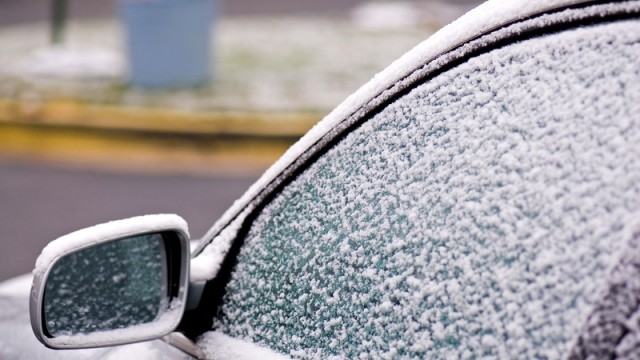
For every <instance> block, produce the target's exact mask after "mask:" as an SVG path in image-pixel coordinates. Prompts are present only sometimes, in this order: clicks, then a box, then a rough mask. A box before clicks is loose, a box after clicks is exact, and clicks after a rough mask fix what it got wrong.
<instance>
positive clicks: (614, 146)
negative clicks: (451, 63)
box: [214, 22, 640, 358]
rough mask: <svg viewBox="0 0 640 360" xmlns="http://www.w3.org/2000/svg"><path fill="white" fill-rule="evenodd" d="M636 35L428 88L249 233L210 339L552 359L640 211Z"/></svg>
mask: <svg viewBox="0 0 640 360" xmlns="http://www.w3.org/2000/svg"><path fill="white" fill-rule="evenodd" d="M639 56H640V25H638V24H637V23H634V22H619V23H615V24H604V25H597V26H591V27H584V28H579V29H577V30H571V31H565V32H562V33H559V34H554V35H549V36H544V37H539V38H534V39H529V40H526V41H523V42H520V43H516V44H512V45H509V46H506V47H503V48H500V49H497V50H494V51H491V52H489V53H486V54H483V55H480V56H478V57H475V58H473V59H471V60H469V61H467V62H465V63H463V64H461V65H459V66H457V67H456V68H454V69H452V70H449V71H447V72H446V73H443V74H441V75H438V76H437V77H435V78H433V79H432V80H430V81H429V82H427V83H426V84H423V85H421V86H418V87H417V88H416V89H415V90H413V91H412V92H411V93H409V94H408V95H406V96H404V97H403V98H402V99H400V100H398V101H396V102H395V103H393V104H392V105H390V106H388V107H387V108H386V109H384V110H383V111H382V112H381V113H379V114H377V115H376V116H375V117H374V118H372V119H371V120H370V121H368V122H367V123H365V124H364V125H363V126H362V127H360V128H358V129H357V130H356V131H354V132H353V133H351V134H350V135H348V136H347V137H346V138H345V139H344V140H343V141H341V142H340V143H339V144H338V145H336V146H335V147H334V148H332V149H331V150H330V151H329V152H328V153H327V154H326V155H325V156H323V157H322V158H321V159H319V160H318V161H317V162H316V163H315V164H313V165H312V166H311V167H310V168H309V169H308V170H306V171H305V172H304V173H303V174H302V175H301V176H300V177H299V178H297V179H296V180H295V181H294V182H293V183H292V184H290V185H289V186H288V187H287V188H286V189H285V190H284V191H283V192H282V193H281V194H279V195H278V196H277V197H276V198H275V200H273V202H272V203H271V204H269V205H268V206H267V208H266V209H265V210H264V211H263V212H262V214H261V215H259V217H258V218H257V220H256V221H255V223H254V224H253V226H252V227H251V229H250V231H249V233H248V235H247V238H246V242H245V245H244V247H243V249H242V251H241V254H240V256H239V259H238V265H237V267H236V268H235V270H234V273H233V274H232V279H231V282H230V284H229V286H228V289H227V293H226V295H225V298H224V303H223V306H222V308H221V311H220V313H219V315H218V318H217V319H216V321H215V324H214V326H215V327H216V328H217V329H220V330H221V331H223V332H225V333H227V334H230V335H232V336H237V337H243V338H247V339H251V340H253V341H255V342H257V343H260V344H264V345H266V346H269V347H271V348H273V349H276V350H278V351H281V352H283V353H286V354H290V355H293V356H296V357H321V358H326V357H330V356H338V357H347V358H357V357H362V358H387V357H417V358H446V357H454V358H457V357H473V356H499V357H503V358H532V357H552V358H557V357H559V355H560V354H562V353H564V352H565V351H567V350H568V347H569V345H570V342H571V341H572V339H573V336H575V335H576V334H577V332H578V329H579V327H580V325H581V324H582V322H583V321H584V317H585V316H586V314H587V313H588V310H589V308H590V304H592V303H593V301H594V298H595V297H596V296H597V293H598V291H599V286H600V284H601V282H602V281H603V280H604V277H605V275H606V273H607V269H608V268H609V266H610V264H612V263H613V261H614V260H615V258H616V256H617V251H618V246H619V244H621V243H622V242H623V241H624V237H625V234H626V233H627V231H626V230H627V229H626V228H625V226H626V225H627V224H630V223H634V222H635V221H636V220H637V214H638V211H639V210H640V124H639V123H638V121H639V120H638V119H639V118H638V116H637V114H640V67H639V66H638V58H639Z"/></svg>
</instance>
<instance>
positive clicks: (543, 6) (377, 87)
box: [191, 0, 590, 280]
mask: <svg viewBox="0 0 640 360" xmlns="http://www.w3.org/2000/svg"><path fill="white" fill-rule="evenodd" d="M588 2H590V1H589V0H540V1H526V0H520V1H514V0H489V1H487V2H485V3H483V4H481V5H480V6H478V7H476V8H475V9H473V10H471V11H469V12H468V13H466V14H465V15H463V16H462V17H460V18H459V19H457V20H455V21H454V22H452V23H451V24H449V25H447V26H445V27H443V28H442V29H440V30H439V31H438V32H436V33H435V34H433V35H432V36H431V37H429V38H428V39H426V40H425V41H423V42H422V43H420V44H419V45H417V46H416V47H415V48H413V49H412V50H411V51H409V52H407V53H406V54H405V55H404V56H402V57H401V58H399V59H398V60H396V61H395V62H393V63H392V64H391V65H390V66H389V67H387V68H386V69H385V70H383V71H382V72H380V73H379V74H377V75H375V76H374V77H373V79H371V80H370V81H369V82H368V83H366V84H365V85H364V86H362V87H361V88H360V89H359V90H358V91H356V92H355V93H354V94H352V95H351V96H349V97H348V98H347V99H346V100H345V101H344V102H342V103H341V104H340V105H338V106H337V107H336V108H335V109H334V110H333V111H332V112H331V113H329V114H328V115H327V116H326V117H325V118H324V119H322V120H321V121H320V122H318V124H316V125H315V126H314V127H313V128H312V129H311V130H309V132H307V134H305V135H304V136H303V137H302V138H301V139H300V140H299V141H298V142H296V143H295V144H294V145H292V146H291V147H290V148H289V149H288V150H287V151H286V152H285V154H284V155H283V156H282V157H280V159H278V161H276V162H275V163H274V164H273V165H272V166H271V167H270V168H269V169H267V170H266V171H265V173H264V174H263V175H262V176H261V177H260V178H259V179H258V180H257V181H256V182H255V183H254V184H253V185H252V186H251V187H250V188H249V189H248V190H247V191H246V192H245V193H244V194H243V195H242V197H240V198H239V199H238V200H236V201H235V202H234V204H233V205H232V206H231V207H230V208H229V209H228V210H227V211H226V212H225V213H224V214H223V215H222V217H221V218H220V219H219V220H218V221H217V222H216V223H215V224H214V225H213V226H212V227H211V228H210V229H209V231H208V232H207V233H206V234H205V235H204V236H203V237H202V239H201V242H200V244H199V245H198V247H197V248H196V249H195V250H194V252H193V254H197V255H198V257H196V258H194V259H193V260H192V269H191V270H192V271H191V278H192V279H194V280H206V279H211V278H213V277H214V276H215V274H216V273H217V270H218V268H219V265H220V263H221V262H222V260H223V258H224V255H225V254H226V251H224V250H223V251H221V249H220V247H221V246H222V247H224V248H227V246H226V244H224V245H223V244H221V246H217V248H216V249H212V251H207V252H205V253H203V254H200V252H201V251H202V250H203V249H204V247H206V246H207V245H208V243H209V242H211V241H212V240H213V238H214V237H216V236H217V235H218V234H219V233H220V231H222V230H223V229H224V228H225V227H226V226H227V225H228V224H229V223H230V222H232V221H233V220H234V219H235V218H236V217H237V216H238V215H239V214H240V212H241V211H243V209H244V208H245V207H247V205H249V204H250V202H251V201H252V200H253V199H254V198H255V197H256V196H257V195H258V194H259V193H260V191H262V189H264V188H265V187H266V186H268V185H269V184H270V183H271V182H272V181H273V180H274V179H275V178H276V177H277V176H278V175H279V174H280V173H282V172H283V171H284V170H285V169H286V168H287V167H288V166H290V165H291V164H292V163H293V162H294V161H295V160H296V159H297V158H299V157H300V156H301V155H302V154H303V153H304V152H305V151H306V150H307V149H308V148H309V147H310V146H312V145H313V144H315V143H316V142H318V141H319V140H320V139H321V138H322V137H323V136H324V135H326V134H327V133H328V132H329V131H330V130H331V129H333V128H334V127H335V126H336V125H337V124H339V123H340V122H341V121H343V120H344V119H345V118H346V117H348V116H350V115H351V114H353V113H355V112H356V111H357V110H358V109H359V108H361V107H363V106H364V105H365V104H367V102H368V101H370V100H371V99H373V98H374V97H375V96H377V95H378V94H380V93H382V92H383V91H384V90H385V89H387V88H389V87H390V86H391V85H392V84H394V83H396V82H398V81H399V80H401V79H403V78H404V77H405V76H407V74H409V73H410V72H411V71H413V70H414V69H415V68H417V67H420V66H422V65H424V64H426V63H428V62H430V61H432V60H434V59H436V58H437V57H438V56H439V55H441V54H443V53H445V52H447V51H450V50H452V49H454V48H456V47H457V46H459V45H461V44H464V43H465V42H468V41H470V40H472V39H474V38H477V37H479V36H480V35H482V34H485V33H487V32H489V31H491V30H494V29H497V28H499V27H501V26H504V25H507V24H509V23H512V22H514V21H517V20H519V19H524V18H527V17H530V16H533V15H536V14H540V13H543V12H546V11H550V10H553V9H558V8H563V7H567V6H571V5H576V4H581V3H588ZM223 242H225V243H228V241H223Z"/></svg>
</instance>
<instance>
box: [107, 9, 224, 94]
mask: <svg viewBox="0 0 640 360" xmlns="http://www.w3.org/2000/svg"><path fill="white" fill-rule="evenodd" d="M213 1H214V0H120V2H119V3H120V13H121V17H122V20H123V22H124V25H125V31H126V35H127V45H128V60H129V72H130V74H129V76H130V83H131V85H133V86H138V87H145V88H158V89H159V88H176V87H186V86H196V85H201V84H204V83H206V82H207V81H208V80H209V74H210V72H211V69H210V64H211V60H210V56H211V25H212V22H213Z"/></svg>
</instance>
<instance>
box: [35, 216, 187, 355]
mask: <svg viewBox="0 0 640 360" xmlns="http://www.w3.org/2000/svg"><path fill="white" fill-rule="evenodd" d="M188 261H189V244H188V235H187V229H186V223H185V222H184V220H182V219H181V218H179V217H178V216H175V215H152V216H144V217H138V218H132V219H126V220H121V221H116V222H112V223H107V224H102V225H98V226H95V227H92V228H88V229H84V230H80V231H78V232H75V233H72V234H69V235H67V236H64V237H62V238H59V239H57V240H55V241H53V242H51V243H50V245H49V246H47V247H46V248H45V250H43V253H42V255H41V256H40V257H39V258H38V262H37V264H36V270H35V271H34V283H33V287H32V295H31V323H32V327H33V330H34V333H35V334H36V336H37V337H38V339H40V341H42V342H43V343H44V344H45V345H47V346H49V347H53V348H82V347H95V346H107V345H116V344H124V343H130V342H135V341H143V340H149V339H153V338H158V337H161V336H164V335H166V334H168V333H169V332H171V331H173V330H174V329H175V328H176V327H177V325H178V323H179V321H180V319H181V317H182V312H183V310H184V305H185V300H186V295H187V293H186V290H187V283H188V272H189V271H188V269H189V267H188Z"/></svg>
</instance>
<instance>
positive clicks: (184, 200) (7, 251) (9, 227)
mask: <svg viewBox="0 0 640 360" xmlns="http://www.w3.org/2000/svg"><path fill="white" fill-rule="evenodd" d="M253 181H254V179H253V178H248V177H241V178H234V177H226V178H225V177H220V176H217V177H214V176H195V175H157V174H156V175H150V174H135V173H116V172H106V171H91V170H77V169H69V168H59V167H54V166H51V165H38V164H33V163H23V162H15V161H11V162H8V161H6V160H5V161H0V236H1V238H0V249H1V250H0V280H3V279H7V278H9V277H12V276H16V275H20V274H22V273H26V272H29V271H31V270H32V269H33V265H34V264H35V259H36V258H37V256H38V254H39V253H40V250H41V249H42V247H44V245H46V244H47V243H48V242H49V241H50V240H53V239H55V238H56V237H58V236H61V235H64V234H66V233H69V232H71V231H74V230H77V229H80V228H83V227H86V226H91V225H95V224H97V223H101V222H106V221H110V220H116V219H120V218H126V217H131V216H137V215H144V214H153V213H176V214H179V215H181V216H182V217H184V218H185V220H187V222H188V223H189V226H190V229H191V235H192V238H197V237H200V236H202V235H204V233H205V232H206V231H207V230H208V228H209V227H210V226H211V225H212V224H213V222H214V221H215V220H216V219H217V218H218V217H219V216H220V215H222V213H223V212H224V211H225V210H226V209H227V208H228V207H229V206H230V205H231V204H232V203H233V201H234V200H235V199H236V198H238V197H239V196H240V195H242V193H243V192H244V191H245V190H246V189H247V188H248V187H249V185H251V183H252V182H253Z"/></svg>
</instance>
